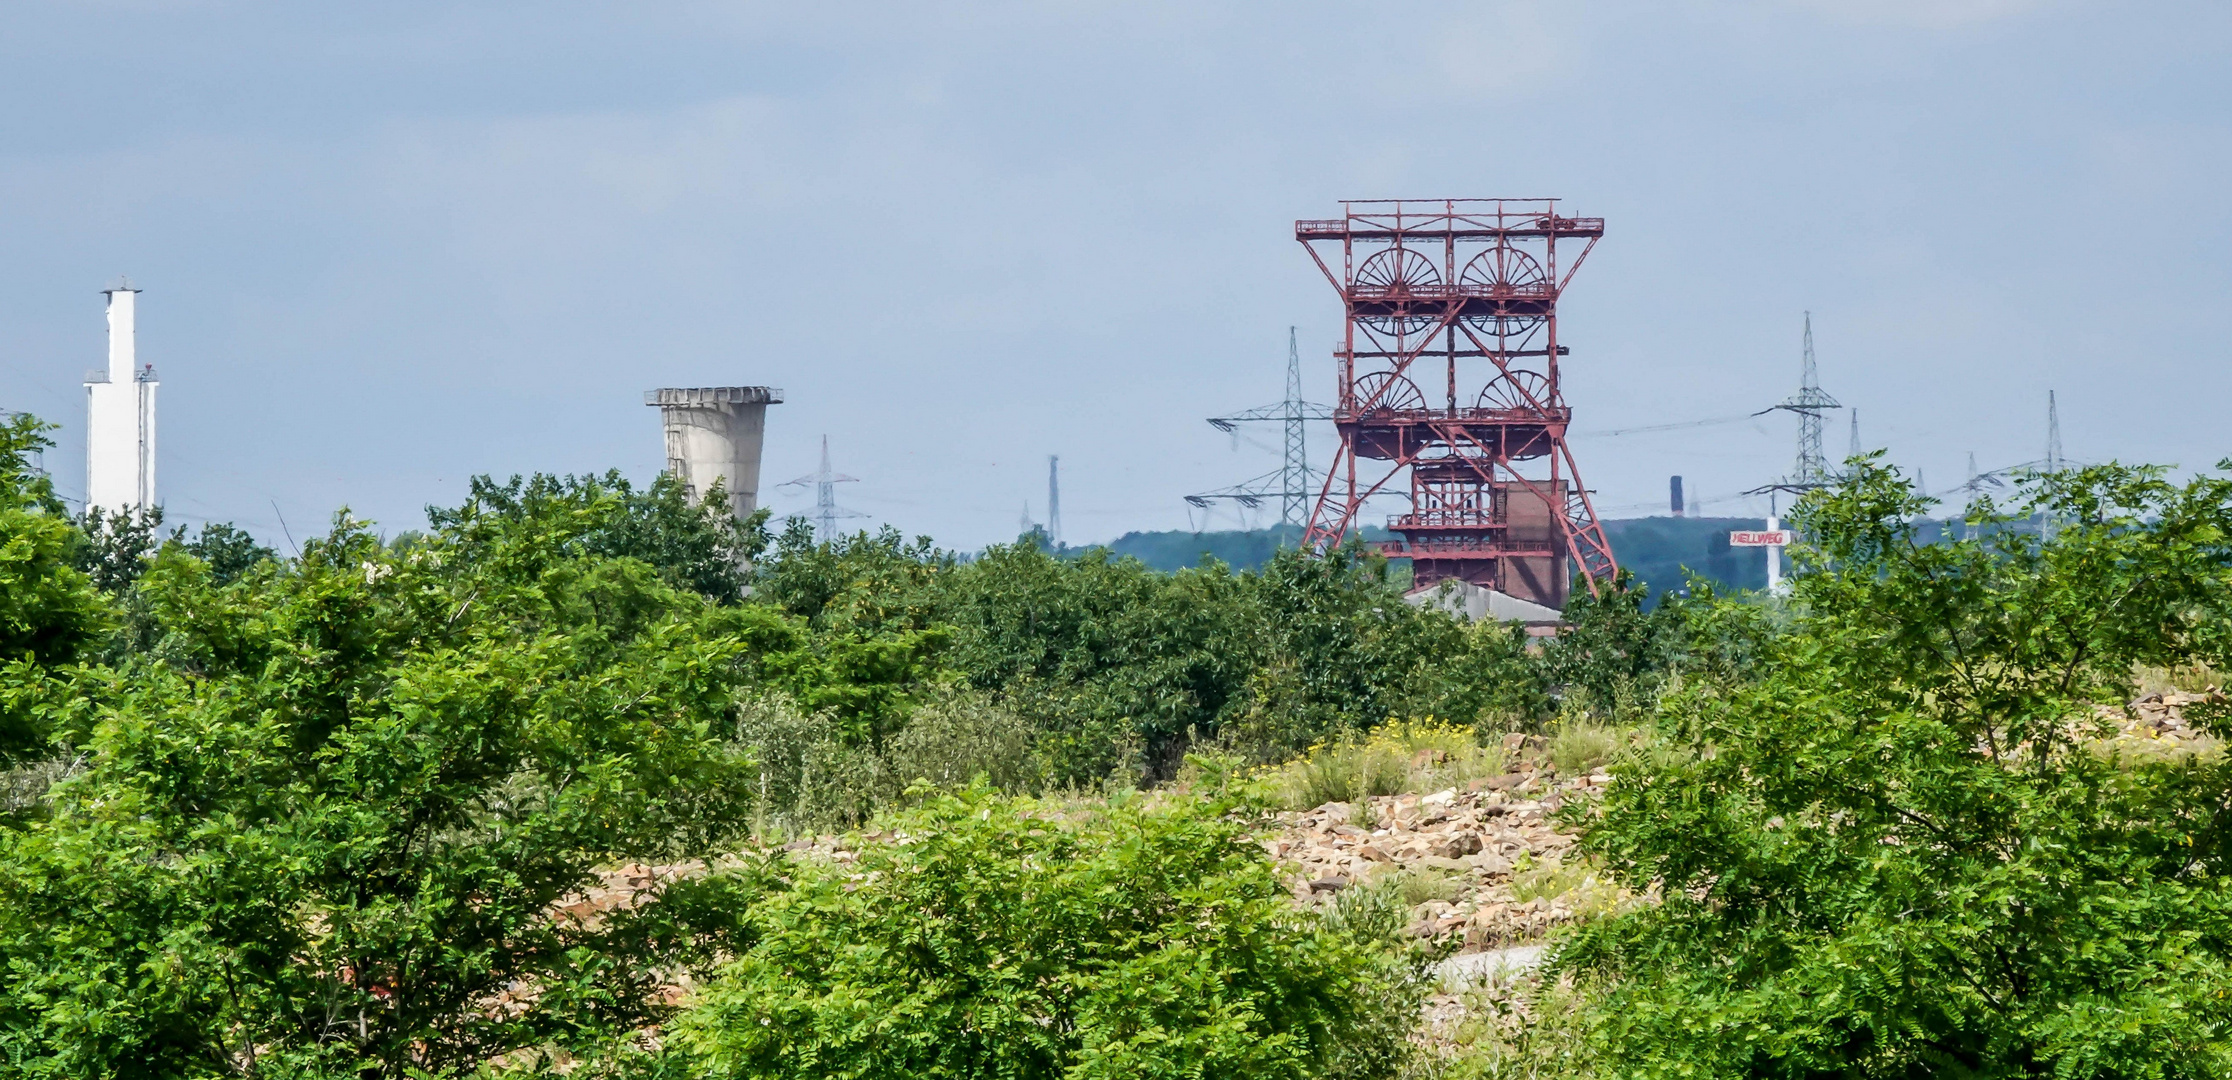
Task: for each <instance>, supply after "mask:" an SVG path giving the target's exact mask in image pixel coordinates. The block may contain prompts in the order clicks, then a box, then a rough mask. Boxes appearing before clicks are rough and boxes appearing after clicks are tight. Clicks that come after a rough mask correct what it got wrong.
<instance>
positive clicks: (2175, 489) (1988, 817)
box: [1559, 462, 2232, 1078]
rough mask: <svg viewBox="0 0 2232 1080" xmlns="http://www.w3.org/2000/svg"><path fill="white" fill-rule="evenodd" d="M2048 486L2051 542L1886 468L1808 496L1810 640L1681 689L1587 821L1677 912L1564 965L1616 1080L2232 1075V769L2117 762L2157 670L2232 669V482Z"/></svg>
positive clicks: (1584, 815) (2154, 479)
mask: <svg viewBox="0 0 2232 1080" xmlns="http://www.w3.org/2000/svg"><path fill="white" fill-rule="evenodd" d="M2031 490H2032V496H2031V498H2030V499H2029V500H2028V501H2027V503H2026V505H2025V506H2024V507H2023V509H2024V510H2025V511H2029V510H2037V511H2041V512H2043V513H2044V514H2046V515H2050V516H2051V517H2052V518H2053V519H2054V520H2056V521H2057V522H2058V523H2059V529H2058V531H2056V532H2055V533H2054V534H2053V535H2052V537H2051V538H2042V537H2041V536H2040V535H2039V532H2038V531H2037V530H2035V529H2029V528H2026V527H2025V521H2026V520H2027V519H2028V518H2029V517H2030V515H2029V514H2028V513H2018V514H2001V513H1999V512H1997V511H1996V510H1995V509H1993V508H1991V507H1989V506H1986V507H1984V508H1982V509H1980V510H1979V511H1977V512H1976V514H1975V515H1974V518H1975V520H1976V523H1977V524H1978V525H1979V526H1981V532H1980V535H1979V537H1978V538H1977V539H1974V540H1966V541H1951V540H1948V541H1945V542H1938V543H1925V542H1921V541H1920V540H1919V539H1918V537H1917V534H1916V532H1915V528H1916V526H1915V525H1914V524H1913V523H1914V521H1915V520H1916V519H1917V517H1918V516H1919V515H1920V513H1921V512H1922V511H1923V509H1924V508H1925V506H1926V505H1927V504H1926V501H1925V500H1924V499H1922V498H1921V497H1920V496H1918V495H1916V494H1915V493H1914V492H1912V491H1911V490H1910V489H1909V487H1908V486H1907V485H1906V484H1905V483H1904V482H1903V481H1902V480H1901V479H1900V478H1899V477H1898V476H1897V474H1896V473H1895V472H1893V471H1890V470H1885V469H1882V468H1880V467H1877V466H1876V465H1875V464H1873V463H1872V462H1864V463H1861V467H1860V468H1859V471H1858V475H1856V476H1855V477H1854V478H1853V479H1852V480H1850V481H1849V482H1848V483H1847V484H1845V485H1844V486H1843V487H1841V488H1839V489H1836V490H1832V491H1829V492H1826V493H1820V494H1816V495H1811V496H1809V497H1808V498H1807V499H1806V500H1805V501H1804V502H1802V503H1801V505H1800V508H1799V510H1798V513H1797V515H1796V518H1797V521H1798V524H1799V528H1800V529H1801V531H1802V534H1803V535H1805V536H1807V537H1809V538H1810V542H1811V545H1812V546H1811V547H1810V548H1808V549H1801V550H1800V551H1799V552H1798V562H1799V573H1798V575H1797V577H1796V579H1795V583H1794V586H1793V591H1792V595H1791V597H1790V598H1789V600H1788V602H1787V609H1786V617H1787V619H1788V625H1787V627H1786V628H1785V631H1784V632H1782V633H1780V634H1776V635H1770V636H1765V637H1760V638H1756V639H1753V644H1752V645H1751V646H1748V647H1750V648H1754V649H1756V650H1757V655H1756V657H1755V659H1756V661H1757V663H1756V665H1754V666H1752V667H1751V668H1750V669H1749V670H1748V672H1745V671H1739V670H1737V669H1732V668H1726V667H1721V668H1715V667H1711V666H1706V667H1702V668H1700V669H1699V670H1698V671H1696V672H1695V673H1693V674H1689V675H1685V678H1684V685H1683V686H1682V687H1681V689H1680V690H1679V691H1677V692H1674V693H1672V694H1670V695H1668V697H1667V698H1666V699H1665V701H1664V702H1663V704H1662V707H1661V711H1660V715H1659V718H1658V721H1657V731H1656V735H1655V738H1656V741H1655V743H1654V744H1653V745H1652V746H1651V747H1650V748H1648V749H1647V750H1646V751H1645V752H1644V753H1643V754H1642V755H1641V756H1640V757H1639V759H1638V760H1636V761H1633V762H1631V763H1629V764H1627V765H1624V766H1621V767H1620V768H1618V769H1616V770H1615V776H1614V781H1613V783H1612V785H1611V787H1610V789H1609V791H1608V793H1607V794H1606V795H1605V796H1604V797H1603V799H1602V800H1601V801H1600V802H1596V803H1593V804H1585V805H1578V806H1575V807H1572V808H1569V810H1568V811H1567V814H1568V823H1569V824H1570V825H1573V826H1576V827H1579V828H1581V829H1582V831H1583V836H1582V843H1581V847H1582V849H1583V850H1584V851H1586V852H1587V853H1589V854H1590V855H1592V856H1594V857H1596V858H1598V859H1602V860H1604V862H1605V863H1606V864H1607V865H1608V866H1609V867H1610V868H1611V869H1612V870H1613V872H1615V873H1616V874H1618V875H1619V876H1620V877H1621V878H1622V879H1624V880H1625V881H1626V882H1627V883H1628V884H1629V885H1630V886H1631V887H1633V888H1637V889H1645V888H1648V889H1652V890H1655V892H1656V894H1657V896H1658V897H1659V902H1658V903H1657V904H1655V905H1652V906H1648V907H1645V908H1642V909H1639V910H1636V911H1634V912H1631V913H1628V914H1624V915H1621V916H1619V917H1617V918H1613V919H1611V920H1609V921H1606V922H1603V923H1600V924H1598V925H1595V926H1593V927H1590V928H1588V929H1586V930H1584V931H1582V932H1581V933H1580V934H1579V935H1578V936H1576V937H1575V938H1573V939H1572V940H1571V941H1570V943H1569V944H1568V945H1567V946H1566V948H1565V949H1564V951H1563V953H1562V954H1561V958H1560V961H1559V964H1560V966H1561V967H1562V968H1563V969H1564V970H1565V971H1566V972H1568V973H1571V974H1572V975H1574V976H1576V977H1578V978H1580V979H1581V980H1582V984H1583V985H1584V987H1586V988H1587V989H1588V990H1589V992H1590V993H1591V994H1592V995H1593V1000H1594V1001H1595V1006H1594V1008H1593V1010H1592V1011H1591V1013H1590V1020H1591V1026H1592V1028H1593V1031H1594V1034H1595V1039H1596V1045H1595V1053H1596V1054H1597V1055H1598V1060H1599V1061H1600V1062H1601V1063H1602V1066H1603V1071H1604V1072H1606V1073H1607V1074H1609V1075H1617V1076H1623V1077H1629V1076H1632V1077H1653V1076H1665V1077H1674V1076H1681V1077H1722V1076H1726V1077H1737V1076H1753V1077H1832V1076H1834V1077H1995V1078H1996V1077H2047V1076H2052V1077H2071V1078H2075V1077H2157V1078H2183V1077H2193V1078H2199V1077H2214V1076H2224V1075H2227V1074H2228V1073H2232V967H2228V961H2232V865H2228V857H2232V817H2228V814H2232V772H2228V769H2232V766H2228V765H2227V763H2226V761H2225V758H2224V756H2223V755H2221V754H2200V755H2172V756H2168V757H2164V756H2160V755H2152V756H2143V757H2139V758H2133V757H2130V756H2125V755H2122V754H2120V753H2118V752H2117V749H2116V747H2117V746H2118V743H2116V742H2115V741H2113V740H2111V739H2108V738H2106V737H2105V736H2106V735H2107V734H2108V732H2107V731H2105V730H2104V729H2103V724H2104V723H2105V721H2103V720H2102V719H2101V718H2100V714H2099V713H2097V712H2096V709H2101V708H2105V709H2108V710H2110V712H2111V714H2112V713H2113V711H2114V710H2115V709H2116V708H2117V707H2119V706H2120V703H2121V702H2122V701H2123V699H2124V698H2125V696H2126V695H2128V694H2129V693H2130V691H2131V683H2132V671H2133V665H2134V664H2139V663H2144V664H2176V663H2185V662H2208V663H2220V664H2221V663H2222V662H2223V660H2224V658H2225V655H2226V641H2227V637H2226V635H2227V632H2228V630H2232V618H2228V616H2232V607H2228V605H2232V481H2227V480H2225V479H2222V478H2218V477H2208V476H2204V477H2201V478H2198V479H2195V480H2193V481H2191V482H2190V483H2188V484H2186V485H2184V486H2173V485H2171V484H2169V483H2167V482H2166V481H2165V480H2164V479H2163V477H2162V473H2161V472H2160V470H2155V469H2133V468H2122V467H2103V468H2096V469H2087V470H2084V471H2082V472H2077V473H2071V474H2066V475H2060V476H2052V477H2045V478H2042V479H2039V480H2037V481H2035V482H2034V485H2033V487H2032V489H2031ZM1734 607H1737V605H1732V604H1730V603H1729V602H1728V601H1711V602H1708V603H1706V604H1703V605H1701V606H1700V609H1699V610H1698V611H1696V612H1694V613H1693V616H1694V617H1698V618H1701V619H1703V620H1705V622H1706V623H1708V624H1709V623H1710V622H1711V620H1714V619H1733V620H1734V621H1736V622H1742V621H1743V620H1744V619H1745V618H1748V617H1749V616H1739V615H1732V614H1731V613H1730V611H1729V609H1731V608H1734ZM1753 610H1756V609H1753ZM2222 716H2223V714H2222V711H2221V710H2218V711H2216V712H2213V713H2211V714H2210V716H2209V720H2210V722H2211V723H2221V720H2222Z"/></svg>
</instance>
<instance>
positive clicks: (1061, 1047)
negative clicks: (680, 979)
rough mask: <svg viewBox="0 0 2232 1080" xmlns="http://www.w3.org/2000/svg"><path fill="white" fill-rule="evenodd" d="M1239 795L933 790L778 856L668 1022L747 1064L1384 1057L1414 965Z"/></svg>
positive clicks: (1314, 1068)
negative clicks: (1300, 880) (1377, 936)
mask: <svg viewBox="0 0 2232 1080" xmlns="http://www.w3.org/2000/svg"><path fill="white" fill-rule="evenodd" d="M1230 811H1231V808H1230V806H1228V805H1225V804H1219V803H1213V802H1206V801H1199V800H1190V799H1189V800H1173V801H1169V802H1165V803H1162V804H1159V805H1150V804H1148V803H1146V802H1144V801H1142V800H1136V799H1135V800H1125V801H1123V802H1122V803H1120V804H1118V805H1114V806H1110V807H1108V808H1107V809H1105V810H1102V811H1098V812H1091V813H1083V812H1078V811H1075V810H1070V811H1064V810H1063V809H1061V808H1059V807H1056V806H1055V805H1053V804H1049V803H1041V802H1037V801H1033V800H1030V799H1010V798H1005V797H1001V796H997V795H994V794H992V793H990V792H987V791H984V790H982V789H977V790H972V791H968V792H964V793H961V794H956V795H938V796H933V797H931V798H930V799H929V800H928V801H927V802H926V803H925V804H924V805H923V806H921V807H920V808H918V809H916V810H913V811H910V812H907V813H903V814H900V815H897V816H895V817H893V818H891V819H890V820H889V821H888V822H887V824H888V825H889V826H890V827H891V828H892V829H893V830H895V832H896V834H897V836H898V839H897V840H896V841H894V842H891V843H882V844H871V845H868V846H866V847H865V848H864V850H862V851H861V853H860V856H859V861H858V862H857V863H853V864H815V863H808V862H802V861H792V862H790V863H789V864H788V865H786V866H784V867H783V868H782V870H781V873H782V874H783V876H785V877H787V878H788V879H789V880H790V881H791V882H792V884H791V886H790V887H789V888H788V889H787V890H785V891H780V892H777V893H774V894H772V895H770V896H768V897H767V898H766V899H765V900H764V901H763V902H761V903H760V904H758V905H756V906H755V907H754V908H753V909H752V911H751V913H750V915H749V923H750V928H751V929H750V932H751V934H752V935H753V936H754V937H755V938H756V941H755V943H754V944H753V945H752V946H751V947H750V949H749V950H747V951H746V952H745V953H744V954H743V955H742V956H740V957H739V958H738V959H737V960H736V962H735V963H734V964H733V965H731V966H730V967H729V968H728V969H727V970H726V971H725V972H724V973H723V974H722V975H721V976H720V977H719V978H718V979H717V980H716V981H714V982H713V983H712V984H711V985H709V986H708V987H707V988H706V990H705V992H704V994H703V995H702V997H701V1000H700V1003H699V1004H698V1005H697V1006H696V1007H695V1008H694V1009H693V1010H692V1011H691V1012H690V1013H689V1014H687V1015H686V1016H685V1017H684V1018H683V1020H682V1021H681V1022H680V1024H679V1025H678V1027H677V1029H676V1036H677V1038H676V1043H677V1045H678V1046H679V1047H680V1048H681V1051H682V1052H683V1053H686V1054H687V1055H688V1056H689V1057H690V1058H691V1059H692V1062H693V1063H692V1065H691V1066H690V1069H691V1071H696V1072H700V1073H702V1074H703V1075H705V1076H710V1077H721V1078H731V1077H732V1078H738V1080H742V1078H761V1077H785V1078H794V1077H795V1078H804V1077H836V1076H844V1077H859V1078H864V1080H865V1078H876V1080H884V1078H889V1080H899V1078H911V1077H919V1076H941V1077H951V1078H954V1080H972V1078H978V1077H984V1078H990V1077H1002V1078H1015V1080H1037V1078H1047V1080H1052V1078H1055V1077H1079V1078H1084V1077H1106V1078H1117V1077H1122V1078H1127V1080H1130V1078H1153V1077H1180V1076H1183V1077H1202V1076H1215V1077H1220V1078H1232V1080H1247V1078H1254V1077H1295V1078H1300V1077H1306V1076H1324V1075H1344V1076H1358V1077H1363V1076H1385V1075H1391V1074H1392V1073H1393V1071H1394V1070H1395V1069H1396V1068H1397V1067H1398V1066H1399V1064H1400V1061H1401V1058H1402V1050H1403V1046H1404V1039H1405V1036H1406V1034H1407V1031H1408V1027H1409V1018H1410V1016H1411V1015H1412V1013H1411V1011H1410V1010H1412V1009H1415V1003H1416V1000H1417V999H1416V998H1415V996H1413V997H1409V998H1407V999H1406V998H1404V996H1403V995H1404V994H1405V993H1409V992H1410V991H1408V990H1407V989H1406V988H1407V987H1409V986H1410V985H1411V983H1412V982H1413V981H1415V980H1414V979H1413V976H1412V974H1411V973H1412V971H1413V969H1412V968H1411V967H1410V966H1408V965H1407V964H1405V963H1404V962H1402V961H1401V960H1400V959H1398V958H1397V957H1395V956H1394V954H1392V953H1391V952H1389V951H1388V950H1387V948H1386V947H1385V946H1384V945H1383V944H1381V943H1379V942H1376V941H1365V940H1360V939H1359V938H1358V937H1356V936H1354V935H1350V934H1344V933H1338V932H1335V931H1333V930H1331V929H1329V928H1327V927H1325V926H1323V925H1320V924H1319V923H1318V922H1317V921H1316V920H1315V918H1314V917H1312V916H1310V915H1309V914H1307V913H1305V912H1301V911H1298V910H1296V908H1295V907H1294V906H1293V904H1292V902H1291V901H1290V900H1289V899H1288V898H1287V896H1286V894H1285V889H1284V888H1283V887H1282V886H1281V884H1280V882H1279V880H1278V877H1277V874H1276V873H1275V872H1274V870H1273V868H1272V866H1271V864H1270V862H1269V860H1268V859H1267V857H1266V856H1265V855H1264V854H1263V852H1262V850H1261V849H1260V848H1259V847H1257V846H1256V845H1255V844H1253V843H1252V842H1250V837H1249V834H1248V830H1247V827H1246V826H1245V825H1244V824H1243V823H1242V822H1241V821H1239V820H1237V819H1236V818H1235V817H1234V816H1233V815H1232V813H1231V812H1230ZM1406 1002H1407V1004H1406Z"/></svg>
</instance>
